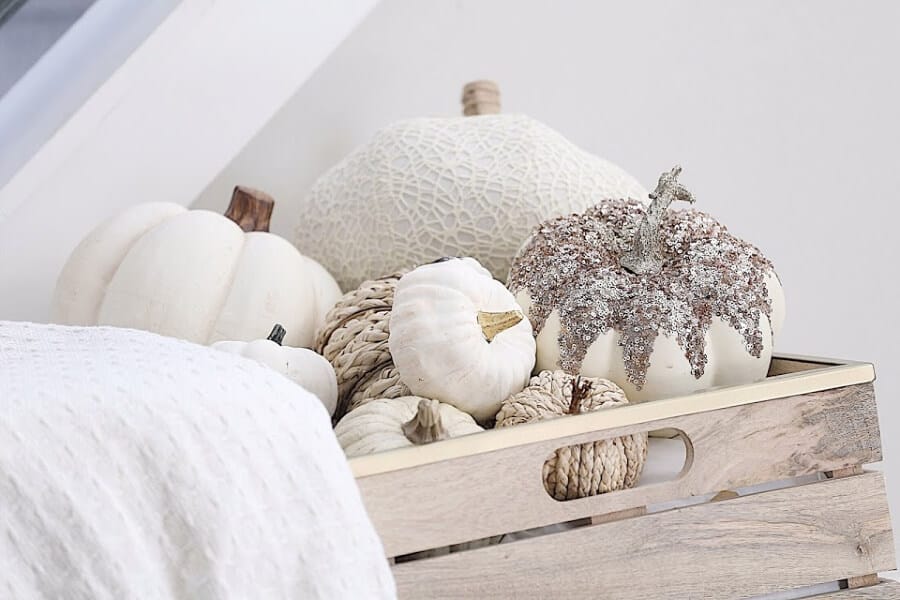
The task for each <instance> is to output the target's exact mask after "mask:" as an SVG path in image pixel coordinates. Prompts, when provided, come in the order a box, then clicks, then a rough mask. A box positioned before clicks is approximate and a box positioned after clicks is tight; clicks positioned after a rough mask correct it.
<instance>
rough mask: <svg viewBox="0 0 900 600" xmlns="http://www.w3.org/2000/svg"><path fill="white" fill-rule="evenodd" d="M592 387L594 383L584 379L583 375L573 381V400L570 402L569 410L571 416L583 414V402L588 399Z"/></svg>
mask: <svg viewBox="0 0 900 600" xmlns="http://www.w3.org/2000/svg"><path fill="white" fill-rule="evenodd" d="M592 387H594V382H592V381H590V380H588V379H582V378H581V375H577V376H576V377H575V379H573V380H572V400H571V401H569V410H568V411H567V412H568V413H569V414H570V415H578V414H581V402H582V401H583V400H584V399H585V398H587V397H588V394H589V393H590V392H591V388H592Z"/></svg>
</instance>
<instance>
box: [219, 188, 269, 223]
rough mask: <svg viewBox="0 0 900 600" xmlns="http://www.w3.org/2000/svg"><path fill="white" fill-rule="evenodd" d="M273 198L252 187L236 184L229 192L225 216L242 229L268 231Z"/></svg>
mask: <svg viewBox="0 0 900 600" xmlns="http://www.w3.org/2000/svg"><path fill="white" fill-rule="evenodd" d="M274 207H275V200H274V199H273V198H272V196H270V195H268V194H267V193H265V192H261V191H259V190H255V189H253V188H248V187H244V186H242V185H239V186H236V187H235V188H234V191H233V192H232V193H231V202H230V203H229V204H228V210H226V211H225V216H226V217H228V218H229V219H231V220H232V221H234V222H235V223H237V224H238V227H240V228H241V229H243V230H244V231H269V221H270V220H271V219H272V209H273V208H274Z"/></svg>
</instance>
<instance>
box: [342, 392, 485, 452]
mask: <svg viewBox="0 0 900 600" xmlns="http://www.w3.org/2000/svg"><path fill="white" fill-rule="evenodd" d="M479 431H483V430H482V429H481V427H479V426H478V424H477V423H475V421H474V420H472V417H470V416H469V415H467V414H466V413H464V412H462V411H459V410H457V409H455V408H453V407H452V406H450V405H449V404H443V403H442V402H438V401H437V400H430V399H427V398H420V397H418V396H403V397H400V398H389V399H383V400H373V401H372V402H368V403H366V404H364V405H363V406H360V407H359V408H357V409H356V410H354V411H353V412H351V413H348V414H347V415H346V416H345V417H344V418H343V419H341V421H340V422H339V423H338V424H337V426H336V427H335V428H334V433H335V435H336V436H337V439H338V442H339V443H340V445H341V448H343V449H344V452H345V453H346V454H347V456H350V457H352V456H363V455H366V454H374V453H376V452H384V451H386V450H395V449H397V448H406V447H410V446H419V445H422V444H428V443H431V442H436V441H440V440H444V439H447V438H452V437H459V436H461V435H469V434H470V433H478V432H479Z"/></svg>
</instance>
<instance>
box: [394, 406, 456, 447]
mask: <svg viewBox="0 0 900 600" xmlns="http://www.w3.org/2000/svg"><path fill="white" fill-rule="evenodd" d="M401 429H402V430H403V435H405V436H406V439H408V440H409V441H411V442H412V443H413V444H415V445H417V446H420V445H422V444H430V443H431V442H437V441H440V440H445V439H447V437H448V436H447V430H446V429H444V424H443V423H442V422H441V403H440V402H438V401H437V400H429V399H428V398H422V399H421V400H419V406H418V407H417V408H416V414H415V416H414V417H413V418H412V419H410V420H409V421H407V422H406V423H404V424H403V426H402V427H401Z"/></svg>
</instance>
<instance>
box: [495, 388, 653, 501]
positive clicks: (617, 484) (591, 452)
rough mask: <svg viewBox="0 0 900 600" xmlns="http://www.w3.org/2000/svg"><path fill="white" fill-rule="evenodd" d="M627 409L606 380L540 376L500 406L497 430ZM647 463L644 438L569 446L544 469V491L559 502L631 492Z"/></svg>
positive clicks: (638, 435)
mask: <svg viewBox="0 0 900 600" xmlns="http://www.w3.org/2000/svg"><path fill="white" fill-rule="evenodd" d="M573 394H574V399H573ZM626 404H628V400H627V399H626V398H625V393H624V392H623V391H622V389H621V388H620V387H619V386H617V385H616V384H614V383H613V382H611V381H608V380H606V379H600V378H594V377H579V378H576V377H573V376H572V375H568V374H566V373H564V372H563V371H541V372H540V373H539V374H538V375H536V376H534V377H532V378H531V382H530V383H529V385H528V387H526V388H525V389H524V390H522V391H521V392H519V393H518V394H514V395H512V396H510V397H509V398H508V399H506V400H505V401H504V402H503V405H502V406H501V407H500V412H498V413H497V425H496V426H497V427H510V426H513V425H518V424H520V423H529V422H532V421H542V420H544V419H555V418H557V417H561V416H563V415H567V414H579V413H584V412H588V411H593V410H602V409H606V408H614V407H616V406H624V405H626ZM646 459H647V434H646V433H635V434H631V435H624V436H621V437H617V438H613V439H609V440H600V441H597V442H589V443H586V444H578V445H576V446H567V447H565V448H560V449H559V450H557V451H556V452H555V453H554V454H553V456H551V457H550V458H549V459H547V462H545V463H544V469H543V477H544V487H545V488H546V490H547V493H549V494H550V495H551V496H553V497H554V498H556V499H557V500H572V499H575V498H584V497H587V496H594V495H597V494H603V493H606V492H611V491H613V490H620V489H624V488H630V487H633V486H634V485H635V484H636V483H637V481H638V478H639V477H640V475H641V471H642V470H643V468H644V462H645V461H646Z"/></svg>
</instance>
